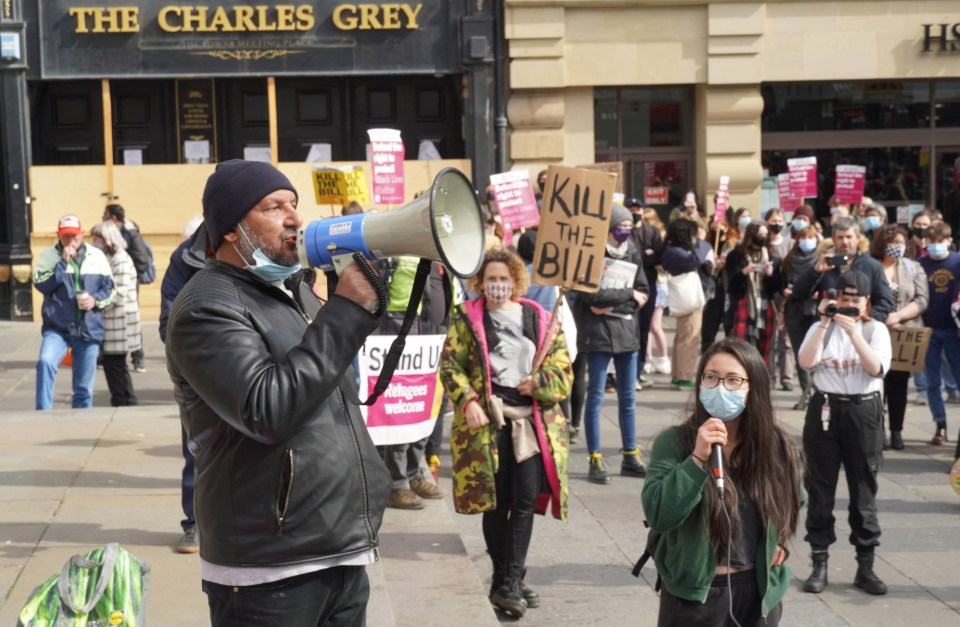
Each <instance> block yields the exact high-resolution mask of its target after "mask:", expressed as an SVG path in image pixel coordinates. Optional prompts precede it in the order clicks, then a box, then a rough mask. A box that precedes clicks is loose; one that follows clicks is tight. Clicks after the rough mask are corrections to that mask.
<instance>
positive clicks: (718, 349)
mask: <svg viewBox="0 0 960 627" xmlns="http://www.w3.org/2000/svg"><path fill="white" fill-rule="evenodd" d="M720 353H724V354H727V355H731V356H732V357H734V358H735V359H736V360H737V361H739V362H740V364H741V365H742V366H743V368H744V370H746V372H747V379H749V380H750V391H749V392H748V393H747V408H746V409H745V410H744V412H743V413H742V414H741V415H740V418H739V420H740V427H739V431H738V437H739V442H738V444H737V447H736V448H735V449H734V450H733V453H732V455H731V456H730V467H731V468H732V469H733V472H732V473H731V475H732V476H730V477H728V480H727V485H726V499H727V503H728V507H727V510H728V512H729V514H730V525H728V524H727V517H726V515H725V514H724V513H723V509H722V507H721V503H720V500H719V499H718V498H717V497H716V487H715V485H714V482H713V481H707V482H706V484H705V485H704V488H703V490H704V502H705V504H706V505H705V506H706V507H707V511H708V518H707V537H708V538H709V540H710V544H711V545H712V546H713V549H714V552H715V553H716V555H717V556H718V557H722V556H726V555H727V554H728V552H729V551H730V547H729V546H728V540H729V538H736V537H737V535H736V534H732V535H731V525H732V530H733V531H736V530H738V529H739V524H740V521H739V517H738V516H737V503H738V500H739V494H740V493H744V494H748V495H749V496H750V498H751V499H752V500H753V502H754V503H755V504H756V506H757V511H758V512H759V514H760V520H761V522H762V524H763V527H762V530H763V531H764V532H766V528H767V525H768V524H769V523H771V522H772V523H773V525H774V527H775V528H776V530H777V538H778V541H779V542H780V543H781V544H783V543H784V542H786V541H787V540H789V539H790V538H792V537H793V535H794V533H795V532H796V529H797V520H798V518H799V516H800V463H799V458H798V454H797V450H796V447H795V446H794V445H793V443H792V442H791V441H790V440H789V439H787V436H786V435H785V434H784V432H783V430H782V429H781V428H780V426H779V425H778V424H777V421H776V418H775V416H774V412H773V404H772V403H771V402H770V375H769V374H768V371H767V365H766V363H764V361H763V357H761V356H760V353H759V352H758V351H757V349H756V348H754V347H753V346H752V345H750V344H747V343H746V342H744V341H743V340H738V339H733V338H727V339H723V340H720V341H719V342H716V343H715V344H714V345H713V346H711V347H710V348H708V349H707V351H706V352H705V353H704V354H703V357H701V358H700V365H699V366H698V367H697V379H696V381H697V385H696V388H695V389H694V395H693V398H692V399H691V402H692V408H691V412H690V417H689V418H687V420H686V421H684V422H683V424H681V425H680V427H679V429H680V444H681V446H682V448H683V451H684V453H687V454H689V453H692V452H693V448H694V445H695V443H696V440H697V430H698V429H699V428H700V426H701V425H702V424H703V423H704V422H706V421H707V420H708V419H709V418H710V415H709V414H708V413H707V410H706V409H704V407H703V405H702V404H701V403H700V401H699V397H700V386H701V379H702V377H703V370H704V367H705V366H706V365H707V363H709V361H710V358H711V357H713V356H714V355H717V354H720ZM721 385H722V384H721ZM708 472H710V470H708Z"/></svg>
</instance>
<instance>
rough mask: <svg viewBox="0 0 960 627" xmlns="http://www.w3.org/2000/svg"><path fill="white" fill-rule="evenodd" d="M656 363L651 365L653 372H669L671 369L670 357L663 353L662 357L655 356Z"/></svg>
mask: <svg viewBox="0 0 960 627" xmlns="http://www.w3.org/2000/svg"><path fill="white" fill-rule="evenodd" d="M654 359H656V361H657V364H656V365H655V366H654V367H653V371H654V372H658V373H660V374H670V371H671V370H672V369H673V368H672V367H671V366H670V358H669V357H667V356H666V355H664V356H663V357H655V358H654Z"/></svg>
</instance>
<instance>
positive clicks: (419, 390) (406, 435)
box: [360, 335, 446, 446]
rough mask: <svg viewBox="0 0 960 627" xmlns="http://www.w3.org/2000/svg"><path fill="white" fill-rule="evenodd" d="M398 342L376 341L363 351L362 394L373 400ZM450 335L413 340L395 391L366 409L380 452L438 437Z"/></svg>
mask: <svg viewBox="0 0 960 627" xmlns="http://www.w3.org/2000/svg"><path fill="white" fill-rule="evenodd" d="M394 339H396V336H392V335H371V336H370V337H368V338H367V341H366V342H364V344H363V348H362V349H361V351H360V389H362V390H364V389H365V390H366V391H367V394H368V395H369V394H370V393H371V392H373V388H374V386H376V383H377V377H378V376H379V375H380V370H381V369H382V368H383V362H384V359H385V358H386V355H387V353H388V352H389V351H390V346H391V344H393V340H394ZM445 339H446V336H445V335H411V336H408V337H407V343H406V346H405V347H404V349H403V355H402V356H401V357H400V363H399V364H398V365H397V369H396V371H394V373H393V377H392V378H391V379H390V386H389V387H388V388H387V389H386V390H385V391H384V393H383V394H382V395H381V396H380V398H378V399H377V401H376V402H375V403H374V404H373V405H371V406H369V407H365V406H363V405H361V406H360V411H361V413H362V414H363V417H364V420H366V422H367V430H368V431H369V432H370V437H371V439H373V443H374V444H376V445H377V446H387V445H390V444H405V443H407V442H416V441H418V440H422V439H423V438H425V437H427V436H428V435H430V434H431V433H432V432H433V426H434V422H435V420H436V417H437V414H438V413H439V411H440V401H441V399H442V396H443V388H442V387H441V386H440V384H439V381H438V379H437V368H438V366H439V364H440V353H441V351H442V350H443V342H444V340H445Z"/></svg>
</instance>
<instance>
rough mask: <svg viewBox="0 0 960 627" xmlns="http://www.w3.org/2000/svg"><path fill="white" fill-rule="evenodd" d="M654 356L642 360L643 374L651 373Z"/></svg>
mask: <svg viewBox="0 0 960 627" xmlns="http://www.w3.org/2000/svg"><path fill="white" fill-rule="evenodd" d="M654 359H656V357H651V358H650V359H648V360H647V361H645V362H643V374H653V360H654Z"/></svg>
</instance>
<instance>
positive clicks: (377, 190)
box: [367, 128, 404, 205]
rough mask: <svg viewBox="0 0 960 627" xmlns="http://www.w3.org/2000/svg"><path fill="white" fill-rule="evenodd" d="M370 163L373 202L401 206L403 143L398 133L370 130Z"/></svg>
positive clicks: (376, 129)
mask: <svg viewBox="0 0 960 627" xmlns="http://www.w3.org/2000/svg"><path fill="white" fill-rule="evenodd" d="M367 135H369V136H370V161H371V162H372V164H373V202H375V203H377V204H378V205H400V204H403V199H404V197H403V182H404V181H403V157H404V147H403V141H402V140H401V139H400V131H398V130H395V129H392V128H372V129H370V130H368V131H367Z"/></svg>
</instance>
